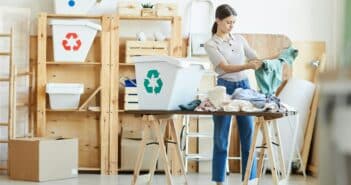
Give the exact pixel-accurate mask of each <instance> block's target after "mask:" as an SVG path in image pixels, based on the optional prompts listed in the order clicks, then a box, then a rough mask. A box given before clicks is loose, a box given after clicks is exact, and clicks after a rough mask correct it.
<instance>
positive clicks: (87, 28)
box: [50, 20, 101, 62]
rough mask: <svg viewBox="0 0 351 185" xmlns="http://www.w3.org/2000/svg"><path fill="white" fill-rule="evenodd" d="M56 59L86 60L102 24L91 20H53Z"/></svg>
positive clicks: (62, 60)
mask: <svg viewBox="0 0 351 185" xmlns="http://www.w3.org/2000/svg"><path fill="white" fill-rule="evenodd" d="M50 24H51V25H52V27H53V28H52V32H53V38H54V39H53V43H54V60H55V61H60V62H84V61H85V59H86V57H87V55H88V52H89V49H90V47H91V45H92V43H93V41H94V38H95V35H96V33H97V31H98V30H101V26H100V25H98V24H94V23H91V22H89V21H82V20H75V21H66V20H52V21H50Z"/></svg>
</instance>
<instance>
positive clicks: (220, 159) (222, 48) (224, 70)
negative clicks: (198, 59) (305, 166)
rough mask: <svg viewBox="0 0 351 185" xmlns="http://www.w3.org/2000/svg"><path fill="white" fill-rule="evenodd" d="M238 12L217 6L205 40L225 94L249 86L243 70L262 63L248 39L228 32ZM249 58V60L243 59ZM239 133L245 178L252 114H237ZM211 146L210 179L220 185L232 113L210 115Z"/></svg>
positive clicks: (251, 177) (223, 6)
mask: <svg viewBox="0 0 351 185" xmlns="http://www.w3.org/2000/svg"><path fill="white" fill-rule="evenodd" d="M236 17H237V13H236V12H235V10H234V9H233V8H232V7H230V6H229V5H227V4H224V5H221V6H219V7H218V8H217V9H216V22H215V23H214V25H213V28H212V34H213V36H212V38H211V39H210V40H209V41H208V42H206V44H205V49H206V52H207V54H208V56H209V59H210V61H211V63H212V64H213V66H214V67H215V71H216V73H218V79H217V85H219V86H225V87H226V89H227V94H232V93H233V92H234V90H235V89H236V88H244V89H247V88H250V85H249V81H248V79H247V76H246V74H245V70H248V69H253V70H256V69H258V68H260V67H261V65H262V62H261V61H260V60H257V57H256V53H255V51H254V50H253V49H251V48H250V46H249V45H248V43H247V41H246V40H245V39H244V37H242V36H241V35H238V34H231V31H232V29H233V26H234V24H235V21H236ZM246 59H248V62H246ZM236 119H237V122H238V127H239V133H240V142H241V151H242V154H241V156H242V172H243V173H242V178H244V174H245V170H246V164H247V160H248V156H249V150H250V145H251V141H252V134H253V130H254V122H253V121H254V120H253V117H251V116H237V117H236ZM213 121H214V137H213V139H214V147H213V161H212V180H213V181H215V182H217V184H222V183H223V182H224V180H225V173H226V161H227V153H228V151H227V149H228V134H229V131H230V124H231V116H230V115H226V116H213ZM255 177H256V162H254V163H253V166H252V171H251V174H250V179H254V178H255Z"/></svg>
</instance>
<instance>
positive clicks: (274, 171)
mask: <svg viewBox="0 0 351 185" xmlns="http://www.w3.org/2000/svg"><path fill="white" fill-rule="evenodd" d="M263 129H264V139H265V140H266V143H267V147H268V148H267V150H268V158H269V162H270V164H271V171H272V178H273V185H278V184H279V179H278V173H277V166H276V160H275V157H274V151H273V146H272V140H271V134H270V133H271V132H270V130H269V125H268V123H264V124H263Z"/></svg>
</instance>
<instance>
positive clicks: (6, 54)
mask: <svg viewBox="0 0 351 185" xmlns="http://www.w3.org/2000/svg"><path fill="white" fill-rule="evenodd" d="M10 55H11V53H10V52H0V56H10Z"/></svg>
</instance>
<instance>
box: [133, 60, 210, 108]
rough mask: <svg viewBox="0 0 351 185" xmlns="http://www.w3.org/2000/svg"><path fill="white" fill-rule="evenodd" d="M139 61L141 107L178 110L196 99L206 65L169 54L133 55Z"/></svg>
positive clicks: (138, 80)
mask: <svg viewBox="0 0 351 185" xmlns="http://www.w3.org/2000/svg"><path fill="white" fill-rule="evenodd" d="M132 60H133V61H134V62H135V69H136V73H135V74H136V79H137V88H138V95H139V109H142V110H178V109H179V107H178V106H179V105H180V104H186V103H189V102H190V101H192V100H194V99H195V98H196V95H197V89H198V87H199V85H200V81H201V78H202V75H203V73H204V71H205V66H204V65H202V64H200V63H197V64H194V63H193V62H191V61H189V60H186V59H177V58H172V57H166V56H141V57H132Z"/></svg>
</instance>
